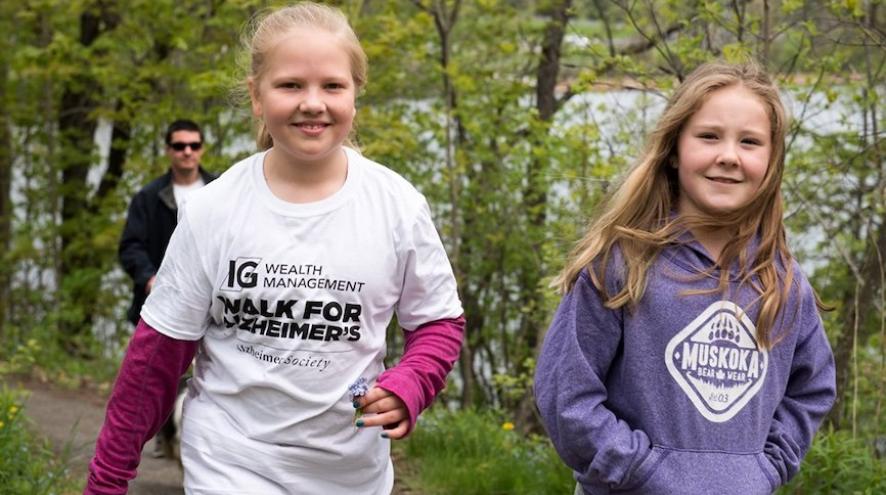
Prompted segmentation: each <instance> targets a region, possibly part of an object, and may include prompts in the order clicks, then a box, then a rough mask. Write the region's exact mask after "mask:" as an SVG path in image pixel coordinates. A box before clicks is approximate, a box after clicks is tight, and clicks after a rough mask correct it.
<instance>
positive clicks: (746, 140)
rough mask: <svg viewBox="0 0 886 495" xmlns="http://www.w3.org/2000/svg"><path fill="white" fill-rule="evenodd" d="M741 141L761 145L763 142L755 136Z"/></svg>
mask: <svg viewBox="0 0 886 495" xmlns="http://www.w3.org/2000/svg"><path fill="white" fill-rule="evenodd" d="M741 142H742V143H744V144H750V145H752V146H760V144H761V143H760V140H759V139H753V138H745V139H742V140H741Z"/></svg>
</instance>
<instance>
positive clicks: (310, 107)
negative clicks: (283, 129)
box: [298, 89, 324, 113]
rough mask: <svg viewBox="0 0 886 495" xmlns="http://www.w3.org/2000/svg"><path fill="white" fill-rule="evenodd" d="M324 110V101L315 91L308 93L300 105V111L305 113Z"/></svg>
mask: <svg viewBox="0 0 886 495" xmlns="http://www.w3.org/2000/svg"><path fill="white" fill-rule="evenodd" d="M323 108H324V104H323V99H322V98H321V97H320V95H319V94H318V92H317V90H314V89H311V90H308V91H306V92H305V97H304V99H303V100H302V101H301V102H300V103H299V105H298V109H299V110H300V111H302V112H305V113H317V112H322V111H323Z"/></svg>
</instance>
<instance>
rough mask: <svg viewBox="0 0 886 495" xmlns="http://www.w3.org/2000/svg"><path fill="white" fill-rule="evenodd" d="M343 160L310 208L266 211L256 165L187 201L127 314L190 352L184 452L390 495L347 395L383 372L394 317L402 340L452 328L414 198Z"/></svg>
mask: <svg viewBox="0 0 886 495" xmlns="http://www.w3.org/2000/svg"><path fill="white" fill-rule="evenodd" d="M346 153H347V158H348V173H347V179H346V180H345V183H344V185H343V186H342V188H341V189H340V190H339V191H337V192H336V193H335V194H333V195H332V196H330V197H328V198H326V199H324V200H322V201H318V202H313V203H305V204H294V203H288V202H285V201H283V200H280V199H279V198H277V197H276V196H274V195H273V194H272V193H271V191H270V189H269V188H268V186H267V184H266V182H265V180H264V176H263V174H262V163H263V160H264V157H265V153H258V154H255V155H253V156H251V157H249V158H247V159H245V160H243V161H241V162H239V163H237V164H236V165H234V166H233V167H232V168H231V169H229V170H228V171H227V172H225V173H224V174H223V175H222V176H221V177H219V178H218V179H217V180H215V181H213V182H212V183H210V184H208V185H207V186H205V187H203V188H202V189H200V190H198V191H195V192H194V193H193V194H192V195H191V197H190V198H189V200H188V203H187V205H186V207H185V208H184V209H180V210H179V211H180V219H179V223H178V227H177V228H176V230H175V233H174V234H173V236H172V239H171V240H170V243H169V248H168V249H167V252H166V257H165V258H164V260H163V263H162V265H161V267H160V270H159V273H158V274H157V280H156V282H155V284H154V288H153V290H152V291H151V294H150V297H149V298H148V300H147V302H146V303H145V306H144V308H143V309H142V313H141V315H142V317H143V318H144V319H145V321H146V322H147V323H148V324H149V325H151V326H152V327H153V328H155V329H157V330H158V331H160V332H161V333H163V334H165V335H167V336H169V337H172V338H176V339H183V340H198V339H201V338H202V339H203V341H202V343H201V345H200V350H199V352H198V356H197V361H196V366H195V373H194V378H193V379H192V380H191V383H190V388H189V391H188V399H187V402H186V403H185V413H184V428H183V439H182V440H183V442H186V443H188V444H189V445H190V446H191V447H193V448H196V449H199V450H202V451H204V452H207V453H211V454H212V455H213V456H214V458H216V459H220V460H222V461H225V460H227V461H228V462H230V463H236V464H239V465H242V464H243V463H244V462H249V461H252V462H253V463H254V464H253V465H252V466H248V467H250V468H253V467H254V468H255V469H256V470H257V472H261V473H263V474H262V476H265V477H268V478H271V479H278V480H280V479H282V480H286V483H287V484H289V486H297V487H298V492H299V493H309V494H310V493H317V494H330V493H367V494H374V493H388V492H389V491H390V488H391V486H392V483H393V470H392V469H391V465H390V456H389V447H390V445H389V441H388V440H386V439H382V438H381V437H380V433H381V430H380V429H379V428H364V429H357V428H355V427H354V426H353V421H354V408H353V406H352V404H351V397H350V394H349V392H348V386H349V385H350V384H352V383H354V382H355V381H356V380H357V379H358V378H360V377H365V378H366V379H367V380H368V381H369V382H370V383H371V384H372V383H374V382H375V379H376V378H377V377H378V375H379V374H380V373H381V372H382V371H383V369H384V365H383V362H382V360H383V358H384V355H385V330H386V327H387V325H388V322H389V321H390V319H391V316H392V315H393V313H394V312H396V314H397V319H398V322H399V324H400V326H402V327H403V328H405V329H407V330H412V329H415V328H416V327H417V326H419V325H421V324H423V323H426V322H429V321H434V320H438V319H441V318H454V317H457V316H459V315H461V314H462V308H461V303H460V301H459V299H458V294H457V291H456V285H455V278H454V276H453V274H452V268H451V266H450V264H449V260H448V258H447V256H446V253H445V251H444V249H443V245H442V243H441V242H440V237H439V236H438V234H437V231H436V229H435V227H434V224H433V222H432V220H431V216H430V211H429V209H428V205H427V202H426V201H425V199H424V197H423V196H422V195H421V194H420V193H419V192H418V191H416V190H415V188H414V187H412V185H410V184H409V183H408V182H407V181H406V180H404V179H403V178H402V177H400V176H399V175H397V174H396V173H394V172H393V171H391V170H389V169H387V168H385V167H383V166H382V165H379V164H377V163H374V162H372V161H370V160H368V159H366V158H364V157H362V156H360V155H359V154H358V153H357V152H355V151H353V150H351V149H347V148H346ZM185 462H186V464H185V468H186V469H188V468H189V466H188V465H187V460H185ZM193 488H194V489H195V490H196V489H211V488H212V487H193ZM226 488H230V487H226Z"/></svg>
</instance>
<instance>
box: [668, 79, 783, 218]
mask: <svg viewBox="0 0 886 495" xmlns="http://www.w3.org/2000/svg"><path fill="white" fill-rule="evenodd" d="M771 139H772V138H771V125H770V120H769V113H768V111H767V108H766V106H765V105H764V103H763V101H762V100H761V99H760V97H758V96H757V95H756V94H754V93H753V92H751V91H750V90H748V89H747V88H745V87H744V86H742V85H740V84H737V85H732V86H727V87H725V88H721V89H718V90H716V91H714V92H712V93H711V94H710V95H708V97H707V98H706V100H705V102H704V103H703V104H702V106H701V108H699V109H698V111H696V112H695V113H694V114H693V115H692V117H691V118H690V119H689V120H688V121H687V122H686V125H685V126H684V127H683V129H682V130H681V131H680V134H679V137H678V140H677V164H676V167H677V176H678V181H679V198H678V201H677V211H678V213H679V214H680V215H703V216H715V215H717V214H719V213H727V212H732V211H735V210H737V209H739V208H741V207H743V206H745V205H747V204H748V203H749V202H750V201H752V200H753V199H754V197H755V196H756V194H757V191H758V190H759V189H760V185H761V184H762V183H763V179H764V177H765V176H766V170H767V169H768V168H769V160H770V156H771V154H772V142H771Z"/></svg>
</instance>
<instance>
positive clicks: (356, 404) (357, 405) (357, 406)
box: [354, 401, 360, 409]
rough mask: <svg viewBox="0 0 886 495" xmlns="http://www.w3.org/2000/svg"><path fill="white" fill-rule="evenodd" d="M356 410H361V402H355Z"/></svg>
mask: <svg viewBox="0 0 886 495" xmlns="http://www.w3.org/2000/svg"><path fill="white" fill-rule="evenodd" d="M354 409H360V403H359V402H357V401H354Z"/></svg>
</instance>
